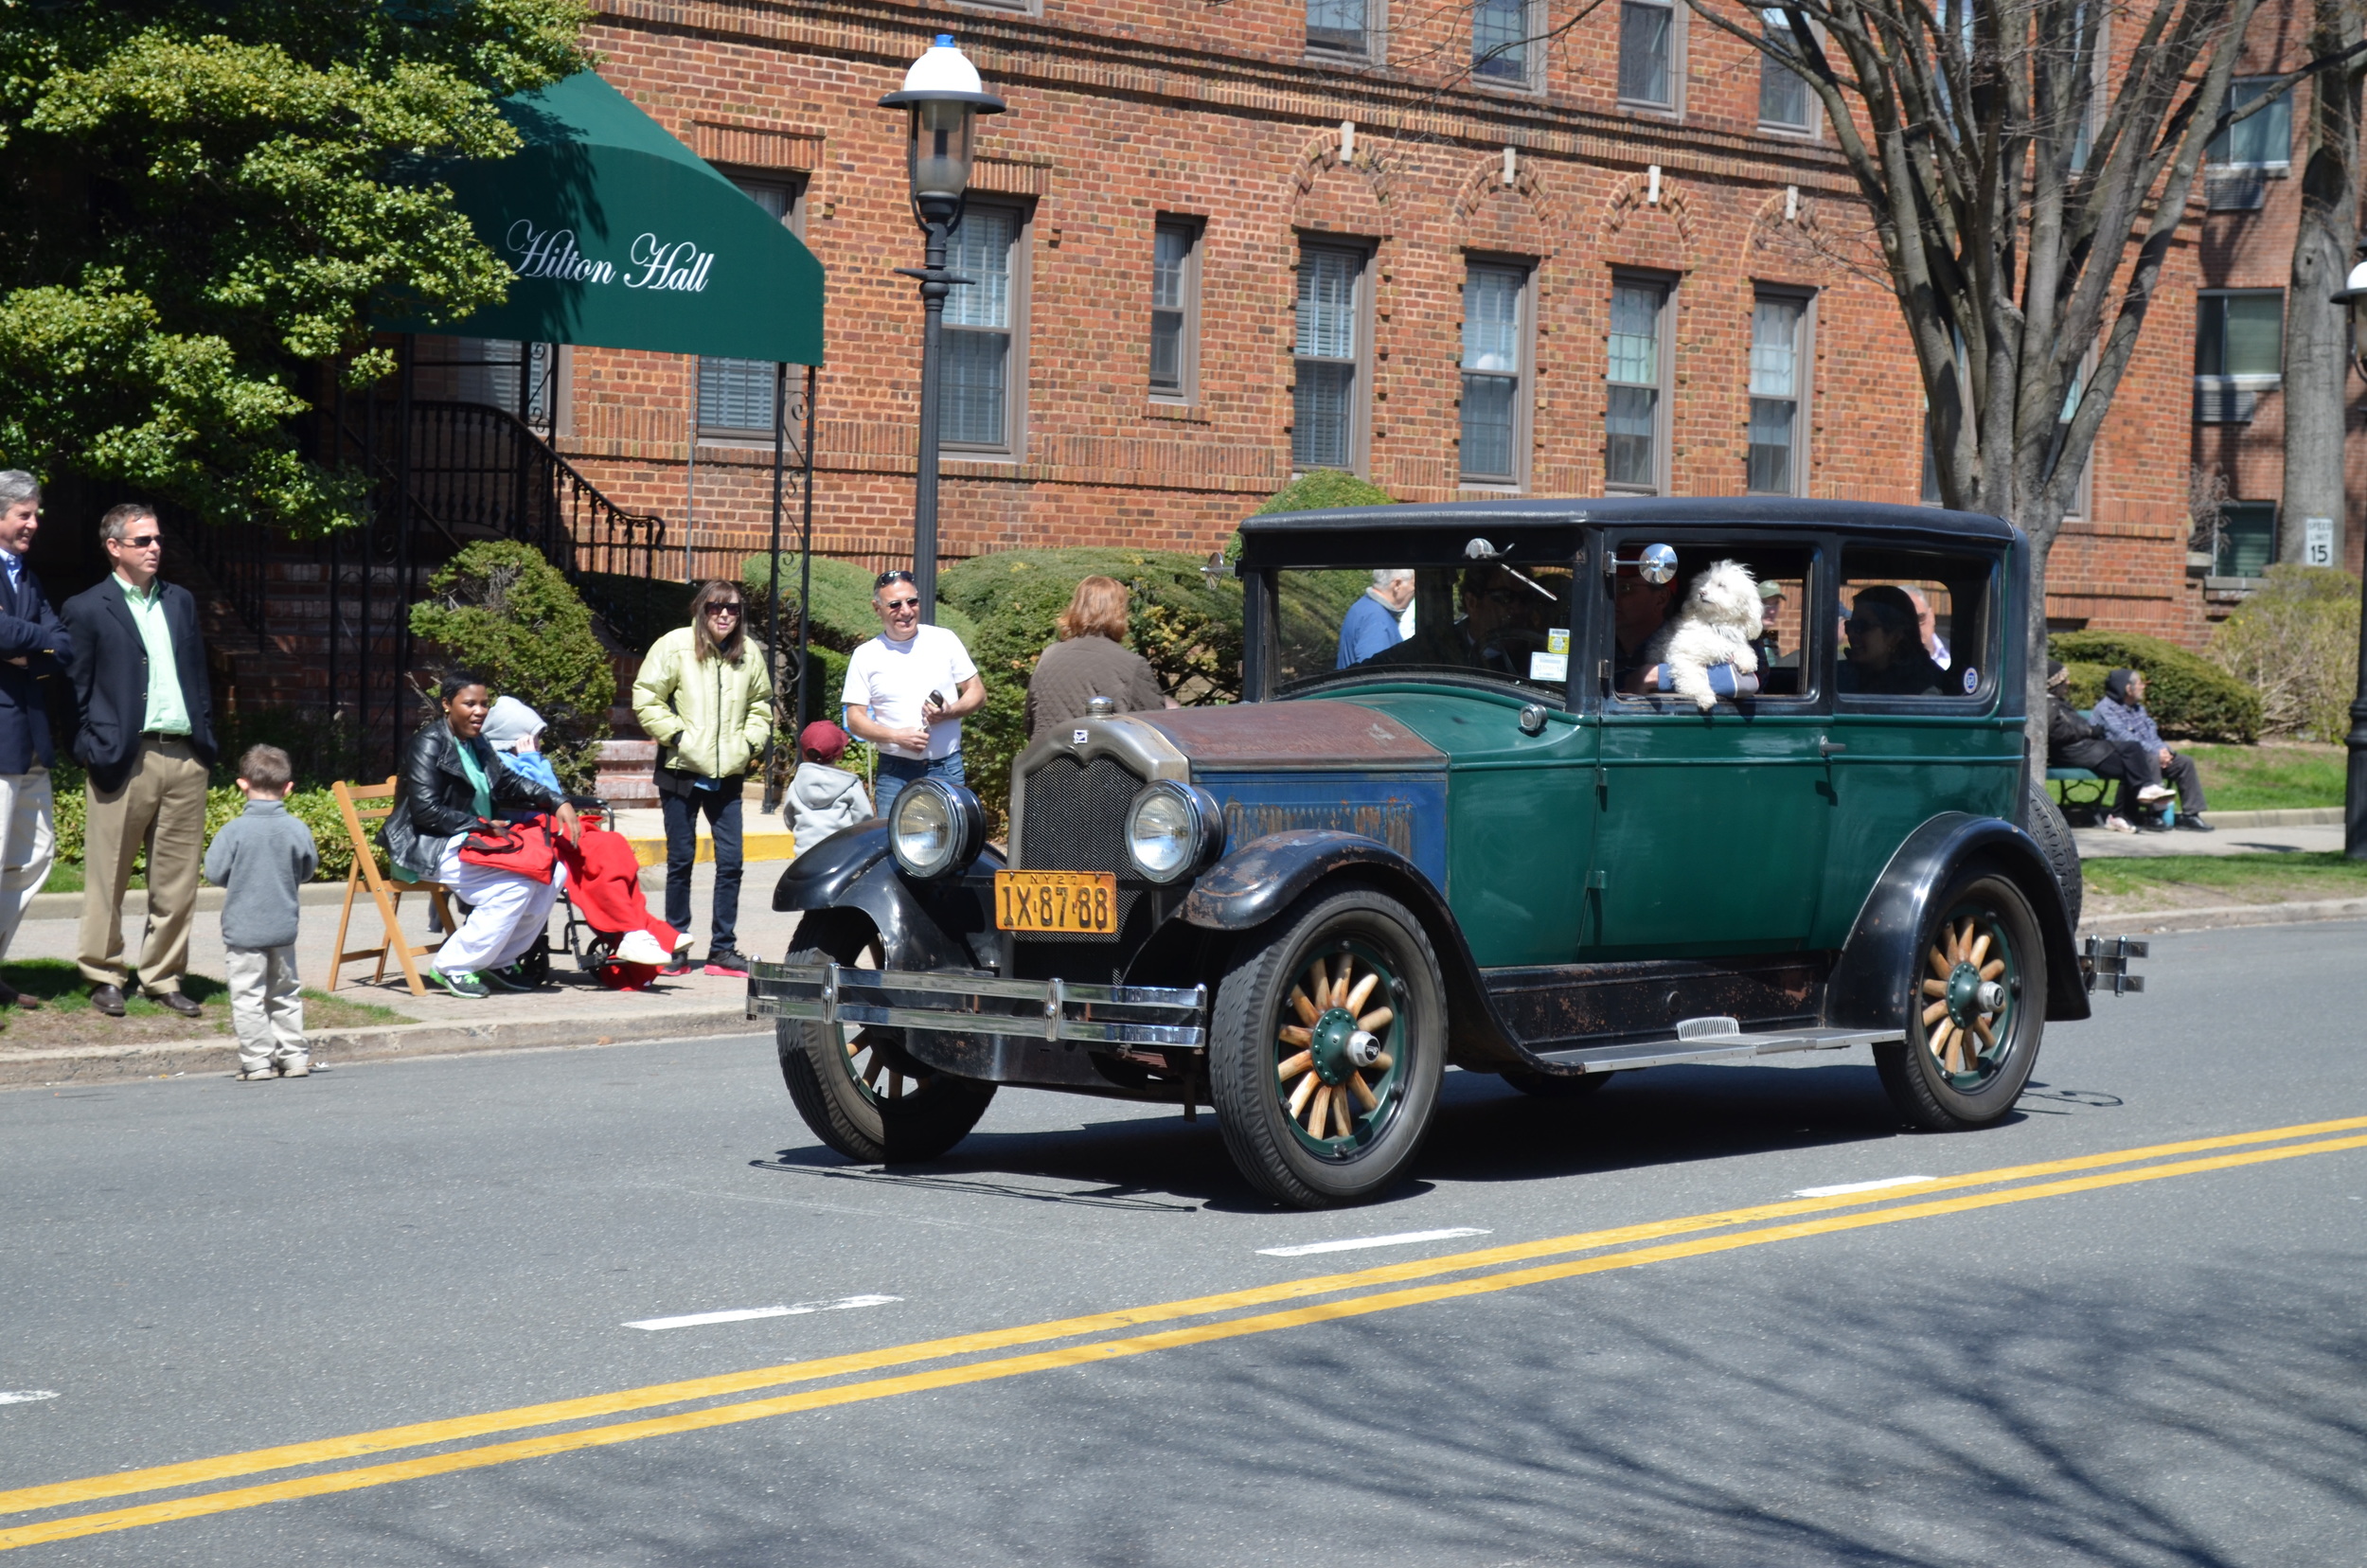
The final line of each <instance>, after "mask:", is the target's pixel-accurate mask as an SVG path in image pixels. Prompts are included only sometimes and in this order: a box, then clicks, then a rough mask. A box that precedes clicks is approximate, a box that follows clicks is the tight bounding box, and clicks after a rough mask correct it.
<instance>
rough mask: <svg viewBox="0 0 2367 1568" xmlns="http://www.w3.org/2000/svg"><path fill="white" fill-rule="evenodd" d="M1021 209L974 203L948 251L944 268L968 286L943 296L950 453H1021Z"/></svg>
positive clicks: (941, 402) (944, 400)
mask: <svg viewBox="0 0 2367 1568" xmlns="http://www.w3.org/2000/svg"><path fill="white" fill-rule="evenodd" d="M1023 227H1024V225H1023V223H1022V222H1021V218H1020V213H1019V209H1018V208H1016V207H1009V206H1003V205H993V204H988V203H983V202H972V203H970V205H969V207H968V209H967V210H966V211H964V212H963V214H962V222H961V226H960V227H958V228H956V229H955V230H954V231H953V233H952V237H951V238H952V243H950V244H949V245H948V246H947V247H946V252H947V254H946V265H947V267H948V268H950V269H951V270H952V272H953V274H954V275H955V276H959V277H967V278H969V279H970V284H969V286H968V287H956V288H955V289H954V290H953V291H952V293H951V294H947V295H946V296H945V350H944V352H945V358H944V360H943V361H942V365H941V374H942V375H943V378H944V379H943V380H942V381H941V382H940V383H938V394H937V396H938V402H937V417H938V419H939V420H940V421H941V422H940V425H939V430H940V431H941V433H942V434H941V439H942V440H943V441H944V442H945V444H946V445H948V446H957V447H968V448H970V449H971V450H973V451H983V452H994V453H1007V452H1011V451H1013V450H1015V449H1016V447H1017V446H1018V437H1016V436H1015V435H1014V434H1013V432H1014V431H1015V430H1016V428H1017V426H1018V420H1017V419H1015V418H1014V417H1013V408H1012V405H1013V403H1014V402H1015V401H1017V400H1016V398H1015V397H1014V395H1013V389H1014V387H1015V386H1016V385H1017V384H1018V377H1017V373H1016V366H1015V363H1014V362H1015V361H1016V360H1017V358H1018V355H1017V352H1016V350H1015V347H1014V339H1015V338H1016V337H1017V336H1018V324H1019V321H1020V317H1021V314H1022V312H1021V308H1020V305H1021V302H1020V298H1019V295H1020V282H1021V279H1020V277H1019V276H1018V271H1019V266H1020V260H1019V254H1020V252H1019V241H1020V234H1021V232H1022V230H1023Z"/></svg>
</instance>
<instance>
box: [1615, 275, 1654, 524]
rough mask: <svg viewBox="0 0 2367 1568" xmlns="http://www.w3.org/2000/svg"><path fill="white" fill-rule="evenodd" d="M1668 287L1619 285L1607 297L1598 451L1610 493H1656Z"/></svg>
mask: <svg viewBox="0 0 2367 1568" xmlns="http://www.w3.org/2000/svg"><path fill="white" fill-rule="evenodd" d="M1667 310H1668V286H1667V285H1666V284H1664V283H1653V282H1646V281H1642V280H1622V281H1620V282H1617V283H1614V284H1612V285H1611V368H1610V375H1609V380H1610V383H1611V386H1610V393H1611V398H1610V406H1609V409H1608V411H1607V429H1606V438H1605V441H1604V446H1603V476H1604V483H1605V484H1606V485H1607V486H1609V487H1610V488H1611V489H1613V490H1648V491H1658V490H1662V489H1664V480H1663V478H1662V474H1663V472H1664V457H1665V456H1666V449H1667V442H1666V441H1665V440H1664V438H1663V415H1664V410H1665V408H1666V404H1667V400H1666V399H1665V398H1664V397H1663V396H1662V395H1661V394H1662V388H1663V385H1664V383H1665V381H1666V379H1667V371H1668V353H1667V347H1666V345H1667V334H1666V333H1664V331H1663V330H1661V329H1662V325H1663V322H1662V318H1663V317H1664V315H1665V314H1666V313H1667Z"/></svg>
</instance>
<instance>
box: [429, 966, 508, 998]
mask: <svg viewBox="0 0 2367 1568" xmlns="http://www.w3.org/2000/svg"><path fill="white" fill-rule="evenodd" d="M427 972H428V973H430V974H432V975H434V976H435V977H436V979H437V980H439V981H441V982H443V987H444V989H446V990H448V991H450V992H452V993H453V995H454V996H465V997H467V998H468V999H469V1000H470V1001H472V1002H482V1001H484V1000H485V999H486V998H487V997H489V996H490V995H492V994H493V993H492V992H491V991H489V990H488V989H486V987H485V982H484V981H482V980H480V979H478V978H477V977H476V976H475V975H473V974H471V973H468V972H467V971H462V972H461V973H458V974H447V973H445V972H444V971H442V970H439V969H436V968H434V967H432V966H431V967H430V968H429V970H428V971H427Z"/></svg>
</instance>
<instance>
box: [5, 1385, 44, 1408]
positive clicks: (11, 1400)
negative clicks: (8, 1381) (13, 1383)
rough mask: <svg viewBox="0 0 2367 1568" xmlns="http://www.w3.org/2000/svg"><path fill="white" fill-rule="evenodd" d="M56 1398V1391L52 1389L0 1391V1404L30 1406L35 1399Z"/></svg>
mask: <svg viewBox="0 0 2367 1568" xmlns="http://www.w3.org/2000/svg"><path fill="white" fill-rule="evenodd" d="M57 1397H58V1391H57V1390H56V1389H54V1388H19V1389H14V1390H9V1389H0V1404H31V1403H32V1402H33V1401H34V1400H35V1399H56V1398H57Z"/></svg>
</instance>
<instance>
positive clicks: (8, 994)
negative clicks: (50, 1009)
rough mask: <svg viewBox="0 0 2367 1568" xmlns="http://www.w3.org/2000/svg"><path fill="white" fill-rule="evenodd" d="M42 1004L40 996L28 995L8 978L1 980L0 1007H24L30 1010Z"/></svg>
mask: <svg viewBox="0 0 2367 1568" xmlns="http://www.w3.org/2000/svg"><path fill="white" fill-rule="evenodd" d="M40 1006H41V998H40V997H38V996H27V995H26V994H25V993H24V992H23V991H21V990H18V989H16V988H15V987H14V986H11V985H9V983H8V982H7V981H6V980H0V1007H23V1008H25V1009H26V1010H27V1011H28V1012H30V1011H32V1010H34V1009H35V1008H38V1007H40Z"/></svg>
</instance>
